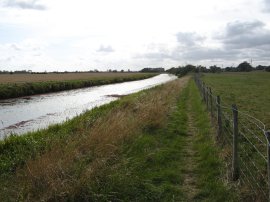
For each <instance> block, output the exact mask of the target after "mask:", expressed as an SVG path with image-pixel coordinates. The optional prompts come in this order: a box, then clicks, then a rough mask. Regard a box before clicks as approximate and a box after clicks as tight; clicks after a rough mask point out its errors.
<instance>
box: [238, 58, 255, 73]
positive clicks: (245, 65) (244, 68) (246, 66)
mask: <svg viewBox="0 0 270 202" xmlns="http://www.w3.org/2000/svg"><path fill="white" fill-rule="evenodd" d="M237 70H238V71H239V72H250V71H252V66H251V65H250V64H249V63H248V62H246V61H244V62H242V63H240V64H239V65H238V67H237Z"/></svg>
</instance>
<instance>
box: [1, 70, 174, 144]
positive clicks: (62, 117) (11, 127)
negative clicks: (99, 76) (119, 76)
mask: <svg viewBox="0 0 270 202" xmlns="http://www.w3.org/2000/svg"><path fill="white" fill-rule="evenodd" d="M174 79H176V77H175V76H173V75H168V74H161V75H158V76H155V77H152V78H149V79H144V80H139V81H130V82H124V83H118V84H110V85H104V86H97V87H89V88H83V89H76V90H69V91H63V92H59V93H50V94H44V95H36V96H30V97H25V98H16V99H8V100H3V101H0V139H3V138H4V137H6V136H9V135H10V134H12V133H13V134H18V135H21V134H24V133H27V132H30V131H36V130H38V129H43V128H46V127H48V126H49V125H51V124H56V123H61V122H63V121H66V120H68V119H71V118H73V117H75V116H77V115H79V114H81V113H83V112H85V111H86V110H89V109H92V108H94V107H96V106H101V105H103V104H106V103H109V102H111V101H114V100H116V99H118V98H117V96H121V95H127V94H131V93H135V92H138V91H140V90H143V89H147V88H151V87H153V86H156V85H159V84H162V83H166V82H168V81H171V80H174ZM112 95H113V96H112Z"/></svg>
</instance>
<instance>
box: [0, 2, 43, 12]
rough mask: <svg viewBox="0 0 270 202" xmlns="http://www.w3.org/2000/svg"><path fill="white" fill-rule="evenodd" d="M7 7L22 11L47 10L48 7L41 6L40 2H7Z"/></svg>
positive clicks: (5, 3) (5, 4)
mask: <svg viewBox="0 0 270 202" xmlns="http://www.w3.org/2000/svg"><path fill="white" fill-rule="evenodd" d="M3 6H5V7H13V8H20V9H33V10H46V9H47V8H46V6H44V5H43V4H40V3H39V2H38V0H6V1H5V2H4V4H3Z"/></svg>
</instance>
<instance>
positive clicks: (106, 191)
mask: <svg viewBox="0 0 270 202" xmlns="http://www.w3.org/2000/svg"><path fill="white" fill-rule="evenodd" d="M187 82H188V78H187V77H185V78H181V79H178V80H177V81H173V82H170V83H168V84H165V85H161V86H158V87H155V88H153V89H150V90H146V91H142V92H140V93H136V94H133V95H130V96H126V97H123V98H121V99H120V100H118V101H116V102H113V103H111V104H109V105H106V106H103V107H101V108H97V109H95V110H94V111H90V112H87V113H86V114H84V115H82V116H80V117H77V118H75V119H73V120H71V121H69V122H67V123H65V124H64V125H58V126H54V127H51V128H50V129H49V130H44V131H41V132H39V133H34V134H29V135H26V136H23V137H12V138H11V139H10V140H8V141H6V142H3V143H2V151H5V150H6V151H7V152H6V154H5V156H6V157H8V156H9V155H14V154H16V153H17V154H16V155H15V156H17V155H20V154H19V153H22V151H25V150H28V152H27V153H26V154H25V155H24V156H22V157H20V161H19V163H16V162H12V161H13V160H14V158H6V159H7V160H6V161H4V162H8V161H9V162H11V163H9V164H10V165H9V166H7V167H6V169H5V172H3V173H2V174H1V186H2V189H1V190H0V200H1V201H7V200H14V199H16V200H28V201H37V200H38V201H40V200H44V201H49V200H50V201H63V200H66V201H68V200H70V201H73V200H77V201H85V200H88V201H119V200H120V201H187V200H189V199H190V196H191V195H189V194H187V192H186V189H187V187H188V188H190V189H193V190H194V192H195V194H194V195H192V200H208V201H223V200H224V199H228V200H234V196H232V195H231V194H230V192H228V190H229V189H228V187H226V186H225V185H224V183H223V181H222V171H223V165H222V162H221V160H220V158H219V151H218V150H217V149H216V147H215V146H214V142H213V140H212V138H211V137H212V136H211V130H210V129H211V128H210V125H209V119H208V116H207V114H206V112H205V111H204V108H203V105H202V104H201V102H200V98H199V94H198V91H197V89H196V88H195V85H194V83H193V81H192V82H189V84H188V87H186V86H187ZM191 128H196V130H193V129H191ZM30 137H31V138H32V139H33V140H32V141H28V140H27V138H30ZM190 137H192V139H193V141H192V143H190V141H189V140H190V139H189V138H190ZM24 144H25V145H28V146H24ZM5 145H9V147H7V146H6V148H5ZM34 145H37V146H36V149H32V147H33V146H34ZM185 145H188V147H189V148H190V152H188V151H187V150H185V149H184V148H185ZM21 150H22V151H21ZM3 157H4V156H3V155H2V156H1V159H2V158H3ZM187 158H190V159H192V160H191V162H193V163H194V166H193V167H192V168H188V167H187V166H188V165H187ZM8 167H9V168H12V169H7V168H8ZM187 173H189V174H191V176H192V177H193V178H194V179H195V181H194V182H195V184H194V185H192V184H189V183H187V181H188V180H187V178H188V177H189V176H190V175H187Z"/></svg>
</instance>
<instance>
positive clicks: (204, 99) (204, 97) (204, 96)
mask: <svg viewBox="0 0 270 202" xmlns="http://www.w3.org/2000/svg"><path fill="white" fill-rule="evenodd" d="M203 101H204V103H205V102H206V95H205V83H204V82H203Z"/></svg>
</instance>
